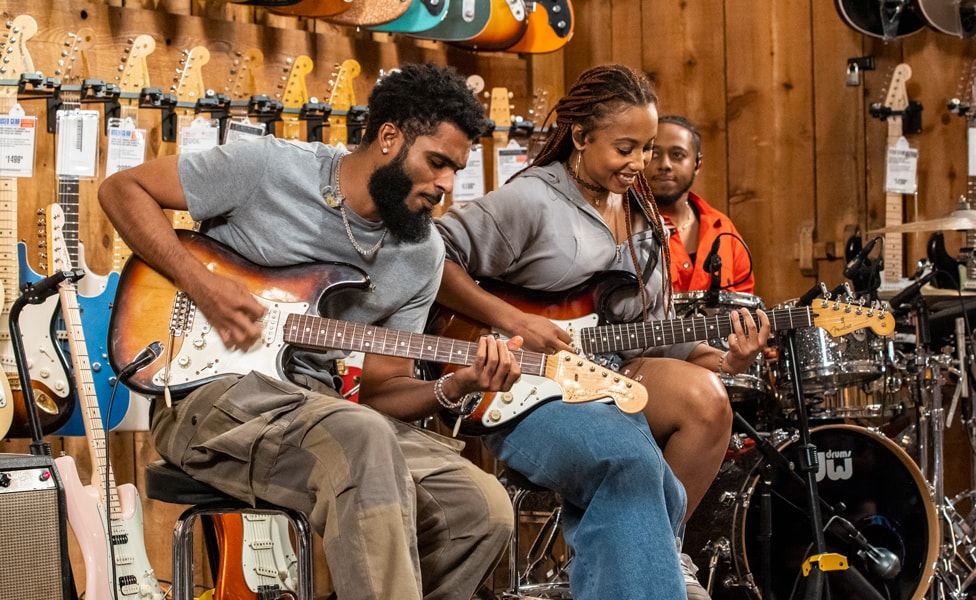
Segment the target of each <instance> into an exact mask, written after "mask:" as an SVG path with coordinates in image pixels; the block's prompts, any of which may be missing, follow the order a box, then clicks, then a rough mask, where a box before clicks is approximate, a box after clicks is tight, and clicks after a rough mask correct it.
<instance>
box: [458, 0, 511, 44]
mask: <svg viewBox="0 0 976 600" xmlns="http://www.w3.org/2000/svg"><path fill="white" fill-rule="evenodd" d="M528 26H529V24H528V21H527V15H526V10H525V2H523V0H492V1H491V13H490V16H489V18H488V23H487V24H486V25H485V28H484V29H482V30H481V33H479V34H478V35H476V36H474V37H473V38H470V39H467V40H463V41H460V42H452V43H453V44H454V45H455V46H458V47H460V48H467V49H469V50H504V49H505V48H508V47H509V46H511V45H512V44H514V43H515V42H517V41H519V40H520V39H522V36H523V35H524V34H525V31H526V28H527V27H528Z"/></svg>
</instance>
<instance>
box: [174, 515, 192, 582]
mask: <svg viewBox="0 0 976 600" xmlns="http://www.w3.org/2000/svg"><path fill="white" fill-rule="evenodd" d="M196 518H197V513H196V511H195V509H194V508H192V507H191V508H188V509H187V510H186V511H185V512H184V513H183V514H182V515H181V516H180V518H179V520H178V521H177V522H176V526H175V527H174V528H173V600H193V525H194V523H195V522H196Z"/></svg>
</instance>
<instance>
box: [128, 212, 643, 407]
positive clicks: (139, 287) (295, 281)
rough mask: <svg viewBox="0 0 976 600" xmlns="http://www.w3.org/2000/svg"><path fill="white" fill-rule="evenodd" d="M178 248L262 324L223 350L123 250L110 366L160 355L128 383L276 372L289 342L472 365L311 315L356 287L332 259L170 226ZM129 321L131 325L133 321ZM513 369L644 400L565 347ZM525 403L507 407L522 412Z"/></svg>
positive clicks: (472, 349)
mask: <svg viewBox="0 0 976 600" xmlns="http://www.w3.org/2000/svg"><path fill="white" fill-rule="evenodd" d="M176 233H177V235H178V236H179V238H180V241H181V243H182V244H183V247H184V248H185V249H186V250H187V251H188V252H190V254H191V255H193V256H194V257H195V258H197V259H198V260H200V261H201V262H203V263H204V264H206V265H207V266H208V268H210V269H211V270H212V271H213V272H215V273H217V274H219V275H223V276H225V277H230V278H233V279H235V280H237V281H240V282H241V283H243V284H244V285H245V286H246V287H247V288H248V289H249V290H250V291H251V293H252V294H253V295H254V297H255V299H257V300H258V302H260V303H261V304H262V305H263V306H264V307H265V308H266V309H267V312H266V314H265V316H264V317H262V326H263V328H264V333H263V335H262V337H261V338H260V339H259V340H258V341H256V342H255V343H254V345H253V346H252V347H251V348H248V349H246V350H230V349H228V348H226V347H225V346H224V345H223V343H222V342H221V339H220V337H219V336H218V335H217V334H216V332H215V331H213V330H212V329H211V327H210V324H209V323H208V322H207V319H206V317H205V316H204V315H203V313H201V312H200V311H199V309H198V308H197V307H196V305H195V304H194V303H193V302H192V301H191V300H190V299H189V298H188V297H187V296H186V294H185V293H183V292H182V291H180V290H178V289H176V288H175V287H174V286H173V284H172V283H171V282H170V281H169V280H168V279H166V278H165V277H163V276H162V275H160V274H159V273H157V272H156V271H154V270H153V269H152V268H151V267H149V266H148V265H147V264H146V263H144V262H142V261H141V260H140V259H139V258H138V257H136V256H133V257H132V258H131V259H130V260H129V262H128V263H126V266H125V268H124V269H123V270H122V277H121V279H120V281H119V293H118V297H117V299H116V307H115V310H114V311H113V312H112V323H111V325H110V332H109V358H110V360H111V361H112V364H113V365H115V366H116V367H118V366H119V365H122V366H124V365H126V364H128V363H129V362H131V361H132V360H133V359H134V358H135V357H136V355H138V354H139V352H141V351H142V350H143V349H144V348H145V347H146V346H147V345H148V344H150V343H152V342H153V341H163V343H164V349H163V351H162V352H161V354H160V356H159V357H158V358H157V359H156V360H155V361H153V362H152V363H150V364H149V365H148V366H147V367H146V368H144V369H142V370H141V371H139V372H137V373H135V374H134V375H133V376H132V377H131V378H130V379H128V381H127V384H128V385H129V386H130V387H132V388H133V389H135V390H136V391H139V392H142V393H146V394H151V395H156V396H158V395H160V394H164V393H165V392H166V390H168V391H169V393H170V394H171V395H172V396H174V397H176V396H179V395H183V394H186V393H189V392H190V391H191V390H193V389H194V388H196V387H198V386H200V385H202V384H204V383H207V382H208V381H213V380H215V379H217V378H220V377H225V376H227V375H240V374H244V373H248V372H249V371H258V372H260V373H264V374H267V375H269V376H272V377H277V378H279V379H284V378H285V374H284V371H283V369H284V362H285V360H286V359H287V357H288V354H289V349H290V348H304V349H309V350H326V349H338V350H355V351H360V352H371V353H374V354H384V355H388V356H399V357H402V358H412V359H415V360H417V359H419V360H427V361H432V362H444V363H451V364H457V365H468V364H472V363H473V362H474V360H475V356H476V353H477V348H478V345H477V343H476V342H469V341H461V340H454V339H447V338H441V337H435V336H430V335H424V334H418V333H409V332H405V331H398V330H393V329H386V328H383V327H375V326H372V325H364V324H362V323H351V322H347V321H339V320H336V319H330V318H327V317H322V316H318V312H319V307H320V306H322V304H321V303H322V301H323V300H324V299H325V298H326V296H328V295H330V294H332V293H334V292H336V291H338V290H342V289H349V288H363V287H365V286H368V285H369V278H368V277H367V276H366V275H365V274H364V273H363V272H362V271H360V270H359V269H357V268H355V267H353V266H351V265H346V264H342V263H314V264H306V265H298V266H294V267H285V268H268V267H261V266H259V265H255V264H254V263H252V262H250V261H248V260H246V259H244V258H243V257H241V256H240V255H238V254H236V253H235V252H233V251H232V250H231V249H229V248H228V247H226V246H224V245H223V244H220V243H219V242H216V241H214V240H212V239H210V238H208V237H206V236H204V235H201V234H198V233H195V232H192V231H187V230H180V231H177V232H176ZM137 324H138V326H137ZM514 356H515V359H516V360H517V361H518V364H519V365H520V366H521V369H522V373H524V374H526V375H532V376H535V377H539V378H546V379H547V380H552V381H553V382H555V384H556V386H557V388H558V389H559V390H560V395H561V396H562V398H563V400H564V401H566V402H571V403H575V402H589V401H593V400H598V399H604V398H611V399H613V401H614V402H615V403H616V404H617V406H618V407H620V409H621V410H623V411H625V412H631V413H633V412H637V411H639V410H641V409H642V408H643V406H644V405H645V404H646V402H647V390H646V389H644V387H643V386H642V385H640V384H638V383H636V382H635V381H633V380H631V379H628V378H627V377H624V376H622V375H619V374H617V373H614V372H613V371H611V370H609V369H606V368H604V367H601V366H599V365H596V364H593V363H591V362H589V361H587V360H584V359H583V358H581V357H579V356H576V355H573V354H572V353H569V352H560V353H558V354H554V355H547V354H540V353H535V352H527V351H522V350H518V351H516V352H514ZM532 408H534V406H527V405H525V406H522V407H517V406H513V407H510V409H509V410H510V412H515V413H518V414H517V415H515V416H513V418H512V419H508V421H512V420H513V419H514V418H517V416H520V415H521V414H524V413H526V412H527V411H529V410H531V409H532Z"/></svg>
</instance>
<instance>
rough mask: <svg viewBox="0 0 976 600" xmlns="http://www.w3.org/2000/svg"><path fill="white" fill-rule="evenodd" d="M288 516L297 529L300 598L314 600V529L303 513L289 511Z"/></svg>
mask: <svg viewBox="0 0 976 600" xmlns="http://www.w3.org/2000/svg"><path fill="white" fill-rule="evenodd" d="M288 516H289V517H290V518H291V521H292V525H293V526H294V527H295V540H296V545H297V546H298V548H297V550H298V582H297V588H298V589H297V590H296V591H297V592H298V598H299V600H313V595H312V594H313V593H314V587H313V585H312V570H313V567H312V528H311V526H310V525H309V524H308V519H306V518H305V515H303V514H302V513H300V512H295V511H288Z"/></svg>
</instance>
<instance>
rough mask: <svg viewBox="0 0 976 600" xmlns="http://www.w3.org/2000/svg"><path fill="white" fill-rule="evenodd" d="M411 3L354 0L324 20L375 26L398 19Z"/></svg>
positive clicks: (351, 25)
mask: <svg viewBox="0 0 976 600" xmlns="http://www.w3.org/2000/svg"><path fill="white" fill-rule="evenodd" d="M412 3H413V2H412V0H355V1H354V2H353V3H352V6H350V7H349V8H348V9H347V10H344V11H342V12H341V13H339V14H337V15H333V16H331V17H325V20H326V21H328V22H330V23H335V24H336V25H348V26H350V27H375V26H376V25H383V24H384V23H389V22H390V21H395V20H397V19H399V18H400V17H402V16H403V15H404V14H406V12H407V10H408V9H409V8H410V5H411V4H412Z"/></svg>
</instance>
